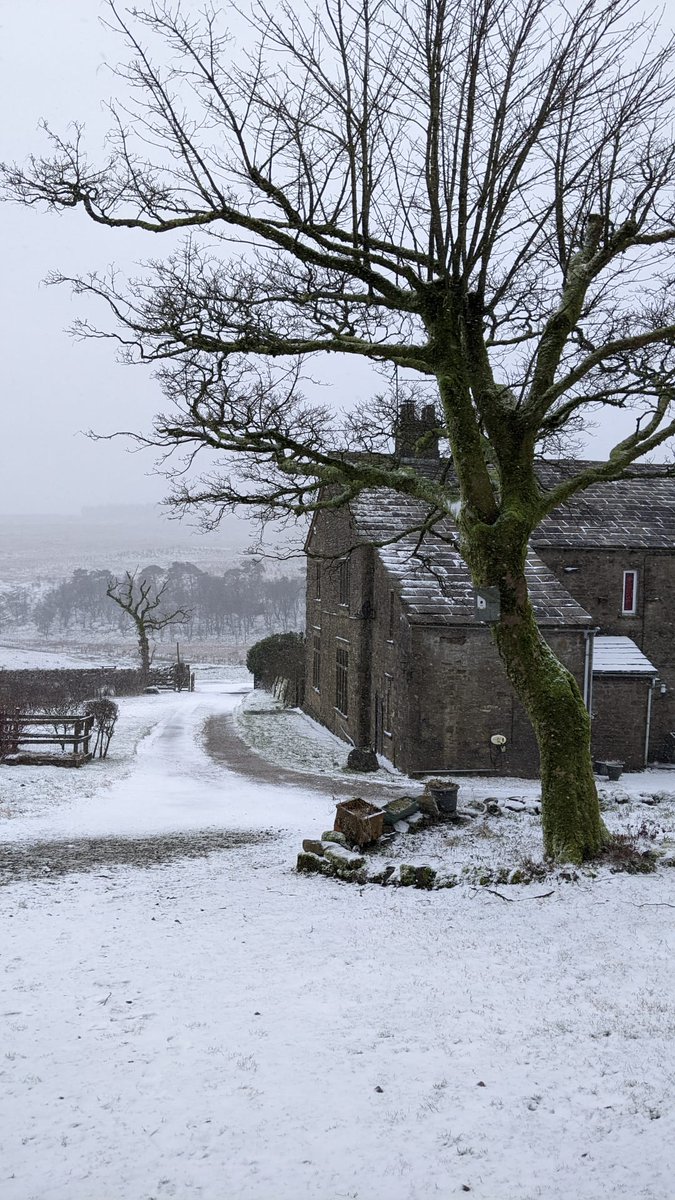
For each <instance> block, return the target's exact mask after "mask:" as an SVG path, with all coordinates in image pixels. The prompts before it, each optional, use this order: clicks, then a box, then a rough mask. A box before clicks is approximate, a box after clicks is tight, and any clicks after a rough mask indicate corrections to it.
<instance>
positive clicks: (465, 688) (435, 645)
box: [397, 626, 585, 777]
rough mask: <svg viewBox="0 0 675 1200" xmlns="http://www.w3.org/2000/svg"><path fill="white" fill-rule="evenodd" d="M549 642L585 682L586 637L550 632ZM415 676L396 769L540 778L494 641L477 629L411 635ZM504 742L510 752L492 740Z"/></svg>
mask: <svg viewBox="0 0 675 1200" xmlns="http://www.w3.org/2000/svg"><path fill="white" fill-rule="evenodd" d="M546 637H547V641H548V642H549V643H550V645H551V647H552V649H553V650H554V652H555V653H556V654H557V655H558V656H559V657H560V658H561V660H562V661H563V662H564V663H565V664H566V665H567V666H568V667H569V669H570V670H571V671H572V672H573V674H574V676H575V678H576V679H577V682H578V683H579V686H580V687H583V675H584V654H585V650H584V637H583V633H582V632H581V631H558V630H551V631H547V634H546ZM411 660H412V663H413V670H412V674H411V679H410V684H409V690H408V694H407V697H405V698H404V699H403V704H404V706H405V715H404V719H403V721H402V722H401V726H402V727H403V728H407V731H408V732H407V737H406V740H405V743H404V742H403V741H402V740H401V742H400V743H399V744H398V746H397V764H398V765H399V766H400V767H401V768H402V769H403V770H405V771H408V772H411V773H414V772H417V771H425V772H429V771H431V772H447V771H450V772H452V771H491V770H493V771H496V772H498V773H499V774H503V775H524V776H530V777H532V776H536V775H537V774H538V772H539V754H538V750H537V744H536V739H535V736H534V732H533V730H532V726H531V725H530V722H529V720H528V718H527V715H526V713H525V711H524V709H523V707H522V705H521V704H520V702H519V700H518V699H517V697H516V695H515V693H514V691H513V689H512V687H511V685H510V683H509V681H508V679H507V677H506V673H505V671H504V668H503V666H502V663H501V661H500V659H499V656H498V654H497V651H496V649H495V647H494V645H493V643H492V640H491V638H490V633H489V630H488V629H486V628H483V627H476V626H454V627H452V626H448V627H446V628H443V629H438V628H435V629H431V628H424V627H422V626H418V627H416V628H414V629H413V648H412V655H411ZM495 734H501V735H502V736H503V737H505V738H506V745H505V750H504V751H501V750H499V749H497V748H495V747H494V746H493V744H492V742H491V738H492V736H493V735H495Z"/></svg>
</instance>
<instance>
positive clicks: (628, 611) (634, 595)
mask: <svg viewBox="0 0 675 1200" xmlns="http://www.w3.org/2000/svg"><path fill="white" fill-rule="evenodd" d="M637 599H638V573H637V571H624V573H623V601H622V604H621V612H622V614H623V616H624V617H634V616H635V614H636V612H637Z"/></svg>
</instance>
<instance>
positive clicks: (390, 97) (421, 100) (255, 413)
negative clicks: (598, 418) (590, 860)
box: [5, 0, 675, 860]
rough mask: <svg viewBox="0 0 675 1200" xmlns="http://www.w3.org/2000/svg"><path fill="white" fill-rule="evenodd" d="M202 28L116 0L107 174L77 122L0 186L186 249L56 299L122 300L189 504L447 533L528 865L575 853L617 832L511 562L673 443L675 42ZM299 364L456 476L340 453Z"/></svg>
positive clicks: (397, 27) (515, 22)
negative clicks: (391, 400)
mask: <svg viewBox="0 0 675 1200" xmlns="http://www.w3.org/2000/svg"><path fill="white" fill-rule="evenodd" d="M219 19H220V16H219V13H218V12H217V11H216V9H215V8H214V9H213V10H207V11H206V12H205V13H203V14H201V15H200V16H199V17H196V16H193V15H192V14H190V15H188V14H187V13H186V10H185V9H184V8H181V6H180V5H172V4H170V3H169V2H168V0H151V2H150V3H149V6H148V7H147V9H146V10H145V11H140V12H139V11H137V10H135V9H134V10H131V11H122V10H121V8H120V7H118V5H117V4H116V3H114V2H113V3H111V4H110V20H111V23H112V24H113V25H114V26H115V27H116V28H117V29H118V30H119V31H120V32H121V34H122V36H123V37H124V38H125V39H126V41H127V43H128V46H129V47H130V50H131V60H130V63H129V66H128V67H126V68H122V70H121V72H120V73H121V76H122V79H123V81H124V82H125V85H126V86H127V88H128V96H129V99H128V101H127V102H124V103H122V102H117V103H113V105H112V107H111V112H112V116H113V121H114V128H113V132H112V134H111V138H112V148H111V152H110V155H109V157H108V159H107V161H105V162H103V164H102V165H100V166H93V165H91V164H90V162H89V160H88V159H87V156H86V154H85V152H84V148H83V139H82V133H81V130H80V129H79V128H76V129H75V131H74V133H73V134H72V135H69V136H66V137H61V136H58V135H56V134H54V133H50V137H51V138H52V145H53V153H52V156H51V157H49V158H46V159H42V160H36V159H33V160H31V161H30V163H29V164H28V165H27V166H26V167H25V168H20V167H9V168H7V169H6V170H5V185H6V188H7V190H8V192H9V194H10V195H11V196H12V197H13V198H15V199H17V200H18V201H20V202H21V203H24V204H38V203H40V202H44V203H46V204H47V206H49V207H51V208H53V209H57V210H62V209H66V208H75V209H78V208H81V209H82V210H83V211H84V213H85V214H86V215H87V216H88V217H89V218H90V219H91V220H92V221H94V222H96V223H98V224H100V225H104V226H107V227H113V228H119V229H131V230H140V231H146V232H147V233H148V234H162V233H169V234H172V233H175V231H176V230H179V231H180V230H186V231H188V235H189V240H188V241H187V242H186V243H185V245H184V246H183V247H182V248H181V249H180V250H179V251H174V252H173V253H172V254H170V255H169V257H168V258H167V259H166V260H165V261H163V262H154V263H151V264H149V267H148V271H147V273H146V275H145V277H143V278H140V279H136V280H131V281H129V282H127V283H126V284H121V283H119V282H118V280H117V278H116V276H115V275H114V274H113V275H109V276H104V277H102V276H99V275H92V276H90V277H88V278H85V279H75V280H71V282H72V283H73V285H74V287H75V289H76V290H77V291H79V292H83V293H86V294H88V295H89V296H92V297H99V298H101V299H102V300H103V301H105V302H106V303H107V304H108V305H109V306H110V309H111V310H112V313H113V314H114V317H115V319H116V326H115V328H114V330H112V331H111V332H110V333H109V336H113V337H115V338H116V339H117V340H118V341H119V343H120V344H121V346H122V352H123V355H124V356H125V357H126V358H127V359H129V360H132V361H135V360H140V361H143V362H148V361H150V362H154V363H157V364H159V378H160V380H161V382H162V385H163V387H164V390H165V394H166V396H167V398H168V400H169V402H170V405H171V408H170V411H168V412H167V414H166V415H163V416H160V417H159V418H158V419H157V423H156V429H155V434H154V438H153V439H152V440H154V441H155V442H156V443H158V444H159V445H160V446H162V447H163V448H165V449H166V450H167V451H171V450H173V449H175V448H178V449H181V448H182V449H183V450H185V452H186V454H187V456H188V459H190V460H191V459H193V458H194V455H195V453H196V452H197V451H199V450H200V449H205V450H206V451H207V452H211V453H212V454H213V455H214V462H213V467H212V469H211V471H210V473H209V474H207V475H206V477H205V478H204V479H203V480H202V482H201V483H196V484H195V483H190V482H189V479H190V478H191V477H190V476H180V475H179V476H178V480H177V486H176V491H175V494H174V500H175V503H176V504H177V505H179V506H192V505H198V506H201V507H202V508H203V509H204V510H205V511H206V513H207V515H208V518H209V519H210V520H212V521H217V520H218V518H219V516H220V515H221V514H222V513H223V512H224V511H226V510H228V509H229V508H230V507H231V506H233V505H237V504H244V505H247V506H249V508H251V509H253V510H255V511H257V512H259V513H262V514H269V513H275V512H277V513H278V512H281V513H286V514H288V515H289V516H291V517H297V516H298V515H302V514H305V513H307V512H311V511H313V510H316V509H317V508H321V507H323V506H328V505H330V506H335V505H338V504H347V503H349V501H350V500H352V499H353V498H354V497H355V496H357V495H358V494H359V493H360V492H361V491H363V490H364V489H368V488H394V489H396V490H397V491H400V492H403V493H405V494H407V495H410V496H414V497H416V498H417V499H418V500H420V501H422V502H423V503H424V504H425V505H426V508H427V510H428V517H427V519H426V520H425V522H424V525H425V527H426V528H431V527H432V526H433V525H434V523H435V522H436V521H437V520H438V519H439V518H440V517H444V516H447V515H448V514H449V513H451V514H453V515H456V519H457V525H458V536H459V539H460V542H461V547H462V551H463V554H464V556H465V558H466V561H467V563H468V564H469V567H470V570H471V573H472V576H473V579H474V581H475V583H476V584H479V585H495V586H497V587H499V590H500V593H501V613H502V615H501V619H500V621H499V623H498V625H497V626H496V627H495V631H494V636H495V639H496V643H497V646H498V649H499V653H500V655H501V657H502V659H503V662H504V664H505V667H506V670H507V672H508V675H509V678H510V679H511V682H512V684H513V686H514V688H515V690H516V691H517V693H518V695H519V697H520V698H521V700H522V702H523V704H524V705H525V708H526V709H527V712H528V714H529V716H530V718H531V720H532V723H533V726H534V729H535V732H536V734H537V738H538V742H539V746H540V750H541V764H542V790H543V797H542V799H543V804H542V812H543V826H544V841H545V847H546V850H547V852H548V853H550V854H553V855H556V856H559V857H561V858H569V859H573V860H580V859H583V858H585V857H590V856H592V855H593V854H595V853H596V852H598V850H599V849H600V848H601V846H602V844H603V841H604V839H605V837H606V833H605V830H604V827H603V824H602V821H601V818H600V812H599V806H598V800H597V795H596V790H595V784H594V780H593V772H592V764H591V758H590V751H589V742H590V728H589V718H588V714H587V712H586V710H585V708H584V705H583V703H582V699H581V696H580V693H579V690H578V688H577V686H576V684H575V682H574V680H573V679H572V677H571V676H570V674H569V673H568V672H567V671H566V670H565V669H563V668H562V667H561V665H560V663H559V662H558V661H557V660H556V659H555V657H554V656H553V654H552V652H551V650H550V649H549V647H548V646H547V644H546V642H545V641H544V640H543V638H542V637H541V635H540V633H539V630H538V629H537V625H536V622H535V619H534V616H533V611H532V607H531V604H530V601H529V598H528V592H527V586H526V582H525V577H524V562H525V553H526V548H527V543H528V538H529V536H530V534H531V533H532V531H533V530H534V528H535V527H536V526H537V524H538V523H539V522H540V521H541V520H542V519H543V518H544V517H545V516H546V515H547V514H548V513H550V512H552V511H553V510H554V509H556V508H557V507H558V506H559V505H561V504H563V503H564V502H565V501H566V500H567V499H569V497H571V496H572V495H573V494H574V493H576V492H579V491H581V490H582V489H584V488H587V487H589V486H592V485H593V484H595V483H597V482H599V481H603V480H614V479H620V478H625V477H627V476H628V475H630V468H631V464H633V463H634V462H635V460H636V459H638V458H640V457H642V456H644V455H645V454H647V453H649V452H650V451H653V450H655V449H656V448H657V447H659V446H662V445H663V444H664V443H665V442H666V441H667V439H668V438H670V437H671V435H672V434H673V433H674V432H675V420H674V419H673V414H672V400H673V396H674V394H675V392H674V388H675V306H674V301H673V293H672V280H673V266H674V262H673V247H674V244H675V192H674V186H673V185H674V179H675V149H674V147H673V138H672V120H673V95H674V92H675V85H674V82H673V74H672V63H673V54H674V46H673V41H672V40H670V39H669V38H667V37H664V36H662V34H661V32H660V31H659V29H658V27H655V26H654V25H653V24H650V22H649V21H646V20H645V15H644V11H643V9H642V6H641V5H640V4H638V3H635V2H634V0H581V2H580V3H579V4H576V5H573V6H567V7H566V6H565V5H564V4H562V3H561V2H559V0H521V2H520V3H516V2H515V0H407V2H404V0H322V2H321V3H320V4H319V5H318V6H317V7H316V8H315V9H310V8H307V7H304V6H303V5H302V3H300V4H293V5H291V4H284V3H282V4H279V5H275V6H270V7H269V8H268V7H266V6H265V4H264V3H262V4H260V3H258V4H257V5H256V6H255V7H254V9H253V10H252V14H251V15H249V16H248V18H247V21H248V32H247V37H248V39H249V40H248V42H247V44H246V45H245V46H243V47H241V46H237V45H234V46H231V45H230V42H229V35H228V34H227V33H221V32H219V25H218V22H219ZM146 38H147V39H153V38H156V39H159V41H160V43H163V45H164V49H163V50H162V51H161V54H160V62H162V63H163V64H164V65H157V63H156V61H154V60H153V57H152V56H151V53H150V50H149V49H148V46H147V45H146V40H145V39H146ZM198 234H201V235H203V236H202V241H201V242H199V241H198V240H197V236H196V235H198ZM232 242H234V243H235V244H236V243H238V244H239V249H238V250H235V251H232V250H231V249H230V247H231V244H232ZM58 278H60V279H64V278H66V277H63V276H61V277H58ZM80 330H81V331H82V332H84V333H90V334H92V335H96V334H97V330H95V329H94V328H92V327H91V326H89V325H88V323H87V322H83V323H82V325H81V326H80ZM319 353H332V354H335V353H337V354H346V355H350V356H356V357H358V358H364V359H366V360H369V361H370V362H372V363H375V364H380V365H382V366H384V367H386V368H389V369H397V370H398V369H401V370H404V371H406V372H407V373H410V374H411V375H412V376H413V377H417V378H418V379H419V380H420V381H422V383H424V384H426V385H430V386H432V387H433V388H434V389H435V394H436V398H437V403H438V404H439V407H440V416H439V430H438V432H439V434H440V435H441V436H442V437H444V438H446V439H447V441H448V443H449V445H450V449H451V452H452V461H453V468H454V479H455V480H456V482H455V483H453V485H452V486H449V484H448V482H447V480H444V478H443V476H442V475H441V476H440V477H439V478H438V479H436V480H432V479H429V478H427V477H422V475H420V474H416V473H415V471H414V470H412V469H410V468H409V467H407V466H403V465H401V464H400V463H398V462H397V461H396V460H395V459H392V458H391V457H389V458H377V457H370V458H367V457H365V456H361V457H359V456H355V455H353V454H350V453H349V450H350V448H351V447H350V443H349V437H348V433H349V431H350V430H351V428H352V426H351V424H350V422H349V421H348V420H347V419H346V418H345V417H344V416H343V415H341V414H340V413H336V412H331V411H330V410H329V409H328V408H325V407H320V406H317V405H315V404H311V403H309V402H308V401H307V400H306V399H305V398H304V397H303V394H302V370H303V364H304V363H305V362H306V361H307V359H308V358H309V357H310V356H312V355H314V354H319ZM602 408H605V409H607V410H609V411H610V412H611V411H614V410H625V409H629V410H634V416H635V420H634V426H633V431H632V432H631V433H630V434H629V435H628V436H626V437H624V438H623V439H622V440H621V441H619V442H618V444H617V445H616V446H615V447H614V449H613V450H612V452H611V454H610V455H609V457H608V459H607V461H606V462H605V463H603V464H601V465H592V466H588V465H580V466H579V469H578V470H577V471H571V472H570V473H569V477H566V478H565V481H564V482H562V483H560V484H558V485H556V486H554V487H551V489H550V490H545V489H544V488H543V487H542V486H541V485H540V483H539V482H538V479H537V475H536V470H535V460H536V455H537V452H538V447H540V446H541V445H542V443H546V441H547V440H548V439H550V438H555V437H560V436H563V435H565V434H566V433H567V432H569V430H570V429H571V428H574V427H576V426H578V423H579V421H580V419H585V417H586V416H587V414H589V413H594V412H596V411H598V410H599V409H602ZM237 464H238V465H237ZM661 471H662V469H661V468H656V467H655V468H654V469H653V473H654V475H657V474H660V473H661ZM642 477H644V476H642Z"/></svg>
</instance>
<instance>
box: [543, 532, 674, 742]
mask: <svg viewBox="0 0 675 1200" xmlns="http://www.w3.org/2000/svg"><path fill="white" fill-rule="evenodd" d="M537 553H538V554H539V556H540V557H541V558H542V559H543V561H544V562H545V563H546V565H547V566H548V567H550V568H551V570H552V571H553V572H554V573H555V574H556V575H557V576H558V578H559V579H560V580H561V581H562V583H564V585H565V587H566V588H567V590H568V591H569V592H571V594H572V595H573V596H574V598H575V600H578V601H579V603H580V604H581V605H583V607H584V608H585V609H586V611H587V612H589V613H590V614H591V616H592V617H593V619H594V621H595V622H596V624H597V626H598V627H599V629H600V632H601V633H604V634H610V635H613V636H624V637H629V638H632V640H633V641H634V642H635V643H636V645H637V646H639V648H640V649H641V650H642V652H643V654H646V656H647V658H648V659H649V660H650V662H652V663H653V664H654V666H655V667H656V669H657V670H658V672H659V679H660V681H661V683H662V684H663V686H664V688H665V689H666V690H665V692H663V693H662V692H661V688H660V687H659V686H657V687H656V689H655V691H654V702H653V708H652V728H651V737H650V743H649V761H650V762H653V761H661V762H671V761H672V760H673V758H674V757H675V738H673V737H671V730H673V731H675V556H674V555H673V554H671V553H668V552H665V551H662V552H657V551H653V552H648V551H647V552H645V551H642V550H625V549H622V548H617V549H608V550H592V549H591V550H582V549H578V548H575V547H570V548H565V549H549V548H546V547H537ZM624 571H637V572H638V592H637V612H636V613H635V615H634V616H624V615H623V614H622V612H621V604H622V596H623V573H624Z"/></svg>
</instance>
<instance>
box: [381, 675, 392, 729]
mask: <svg viewBox="0 0 675 1200" xmlns="http://www.w3.org/2000/svg"><path fill="white" fill-rule="evenodd" d="M383 709H384V711H383V713H382V724H383V726H384V728H383V730H382V732H383V733H386V734H387V736H388V737H391V717H392V713H391V675H385V677H384V705H383Z"/></svg>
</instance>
